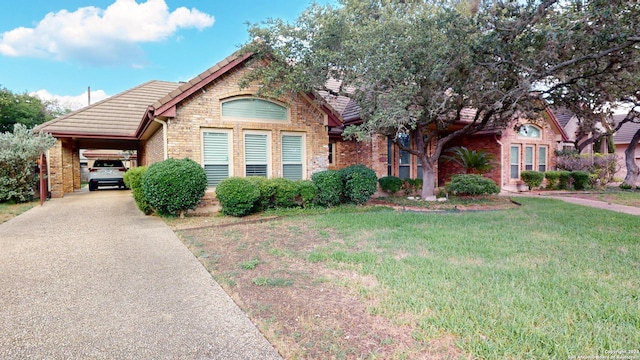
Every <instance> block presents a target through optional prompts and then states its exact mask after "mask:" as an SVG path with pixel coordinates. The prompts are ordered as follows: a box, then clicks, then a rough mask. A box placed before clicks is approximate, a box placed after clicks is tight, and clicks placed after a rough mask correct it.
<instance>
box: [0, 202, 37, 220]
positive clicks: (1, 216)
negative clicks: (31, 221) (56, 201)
mask: <svg viewBox="0 0 640 360" xmlns="http://www.w3.org/2000/svg"><path fill="white" fill-rule="evenodd" d="M36 204H38V202H37V201H32V202H27V203H21V204H8V203H0V224H2V223H3V222H5V221H8V220H9V219H11V218H13V217H16V216H18V215H20V214H22V213H23V212H25V211H27V210H29V209H31V208H32V207H34V206H36Z"/></svg>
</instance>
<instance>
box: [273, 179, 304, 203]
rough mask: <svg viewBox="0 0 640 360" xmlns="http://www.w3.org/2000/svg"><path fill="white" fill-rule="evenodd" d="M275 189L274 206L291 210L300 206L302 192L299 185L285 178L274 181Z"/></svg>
mask: <svg viewBox="0 0 640 360" xmlns="http://www.w3.org/2000/svg"><path fill="white" fill-rule="evenodd" d="M271 181H272V182H273V187H274V189H275V194H274V205H275V207H280V208H291V207H296V206H298V205H299V204H298V201H297V199H298V197H299V196H300V191H299V188H298V184H297V183H296V182H294V181H291V180H289V179H285V178H277V179H272V180H271Z"/></svg>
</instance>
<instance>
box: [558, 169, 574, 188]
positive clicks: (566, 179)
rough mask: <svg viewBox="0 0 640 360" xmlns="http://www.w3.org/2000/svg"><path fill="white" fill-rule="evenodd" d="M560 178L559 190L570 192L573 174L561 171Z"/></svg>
mask: <svg viewBox="0 0 640 360" xmlns="http://www.w3.org/2000/svg"><path fill="white" fill-rule="evenodd" d="M559 174H560V175H559V176H558V189H561V190H569V186H571V181H572V178H571V172H569V171H566V170H562V171H559Z"/></svg>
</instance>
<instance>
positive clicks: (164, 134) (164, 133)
mask: <svg viewBox="0 0 640 360" xmlns="http://www.w3.org/2000/svg"><path fill="white" fill-rule="evenodd" d="M153 121H155V122H157V123H158V124H161V125H162V145H163V150H164V156H163V160H167V159H168V156H167V154H168V151H169V136H168V135H167V130H168V127H167V122H166V121H162V120H158V118H156V117H155V116H154V117H153Z"/></svg>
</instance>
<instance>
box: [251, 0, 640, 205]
mask: <svg viewBox="0 0 640 360" xmlns="http://www.w3.org/2000/svg"><path fill="white" fill-rule="evenodd" d="M614 2H615V4H613V5H611V1H604V0H596V1H586V0H585V1H578V0H573V1H569V0H566V1H559V0H535V1H534V0H529V1H521V0H520V1H517V0H503V1H463V0H458V1H455V0H449V1H447V0H440V1H438V0H431V1H429V0H340V1H339V2H338V4H337V5H336V6H331V5H327V6H319V5H312V6H311V7H310V8H308V9H307V10H306V11H305V12H304V13H303V14H302V15H301V16H300V17H299V18H298V20H297V21H295V22H293V23H286V22H284V21H282V20H278V19H272V20H269V21H267V22H265V23H264V24H261V25H254V26H251V27H250V30H249V31H250V33H251V35H252V38H254V39H257V40H256V41H252V42H251V43H250V44H247V46H246V50H248V51H252V52H254V53H255V54H256V55H257V56H256V60H257V61H262V64H263V65H264V66H256V67H255V71H253V72H252V73H251V74H250V75H249V76H248V77H247V78H246V79H245V80H246V82H247V83H248V82H252V81H259V82H261V83H262V85H263V86H262V87H261V89H262V90H261V93H262V94H263V95H265V96H282V95H284V94H286V93H287V92H290V91H294V92H297V91H302V92H313V91H326V92H328V93H329V94H333V95H347V96H350V97H352V98H353V99H354V100H355V101H357V103H358V105H359V106H360V108H361V118H362V120H363V123H362V124H361V125H359V126H357V127H352V128H348V129H346V131H345V132H344V136H346V137H353V138H355V139H358V140H361V139H364V138H366V137H368V136H370V135H372V134H383V135H388V136H391V137H393V138H394V139H395V140H396V143H397V144H398V146H399V147H400V148H401V149H403V150H405V151H408V152H409V153H410V154H412V155H414V156H417V157H418V158H419V159H420V161H421V163H422V168H423V187H422V189H423V190H422V196H423V197H429V196H431V195H433V193H434V187H435V169H436V166H437V163H438V159H439V157H440V155H441V153H442V151H443V150H444V149H445V148H446V145H447V144H448V143H449V142H450V141H451V140H453V139H455V138H457V137H460V136H467V135H471V134H473V133H475V132H478V131H480V130H483V129H485V128H486V127H487V126H488V125H490V126H491V127H497V128H500V127H502V128H504V127H506V126H508V125H509V124H510V123H511V121H512V120H513V117H514V116H515V115H518V116H526V115H527V114H532V111H535V110H539V108H540V104H541V102H540V101H539V95H540V94H541V93H543V96H547V97H550V98H551V97H554V96H555V97H557V99H560V97H559V96H558V95H557V94H559V93H563V92H565V93H566V92H567V91H582V92H584V93H585V94H588V93H589V92H590V91H591V90H590V89H584V88H581V87H577V86H570V85H573V84H576V83H577V82H578V81H579V80H585V81H586V80H588V79H591V78H594V77H598V78H599V79H605V80H607V81H612V79H613V78H614V77H615V76H616V72H617V71H619V70H620V68H624V67H626V66H628V64H627V63H628V61H627V60H628V57H629V56H631V57H637V55H638V54H637V53H638V48H637V44H638V43H639V42H640V35H639V32H638V28H637V24H636V23H637V19H638V18H639V17H638V4H637V2H636V1H631V2H629V1H621V0H620V1H614ZM327 79H334V80H337V81H338V83H339V84H341V86H340V87H339V88H338V89H336V88H327V87H326V86H325V84H326V83H327ZM534 94H535V96H534ZM585 94H582V95H580V96H587V95H585ZM565 95H567V94H565ZM580 96H578V95H576V97H580ZM558 101H559V100H558ZM465 109H473V110H474V111H473V112H472V113H471V114H472V116H470V117H468V116H467V117H465V116H463V115H464V114H468V112H466V111H463V110H465ZM401 135H409V136H410V137H411V138H412V139H414V141H413V142H411V144H410V145H409V146H408V147H407V146H405V145H404V144H403V143H402V142H399V141H397V140H398V139H399V138H400V136H401Z"/></svg>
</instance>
